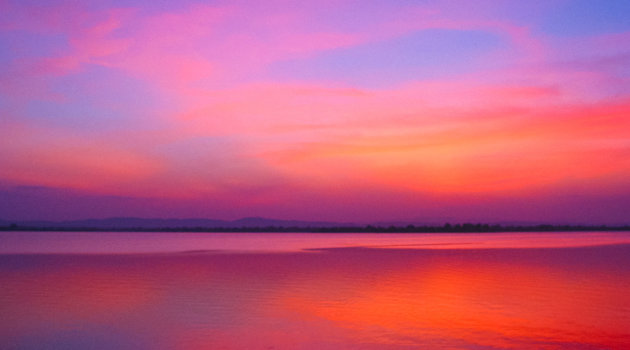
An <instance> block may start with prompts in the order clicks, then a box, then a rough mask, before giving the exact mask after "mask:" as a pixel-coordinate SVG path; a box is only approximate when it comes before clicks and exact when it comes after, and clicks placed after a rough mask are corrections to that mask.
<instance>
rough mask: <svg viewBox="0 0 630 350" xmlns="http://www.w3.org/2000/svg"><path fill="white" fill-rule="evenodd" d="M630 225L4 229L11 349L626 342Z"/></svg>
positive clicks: (5, 339) (4, 321)
mask: <svg viewBox="0 0 630 350" xmlns="http://www.w3.org/2000/svg"><path fill="white" fill-rule="evenodd" d="M629 325H630V233H628V232H609V233H605V232H604V233H601V232H600V233H598V232H588V233H521V234H512V233H510V234H448V235H446V234H397V235H388V234H361V233H356V234H304V233H296V234H267V233H261V234H233V233H232V234H213V233H210V234H198V233H194V234H190V233H186V234H183V233H63V232H57V233H52V232H4V233H0V348H1V349H44V348H45V349H182V350H183V349H418V348H421V349H436V348H437V349H497V348H499V349H532V348H540V349H567V348H569V349H624V348H630V327H629Z"/></svg>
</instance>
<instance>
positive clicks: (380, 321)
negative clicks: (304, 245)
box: [284, 263, 630, 349]
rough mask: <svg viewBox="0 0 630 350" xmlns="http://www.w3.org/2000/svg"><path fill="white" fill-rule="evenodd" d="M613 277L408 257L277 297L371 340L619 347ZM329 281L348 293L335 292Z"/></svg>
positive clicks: (628, 341) (623, 323)
mask: <svg viewBox="0 0 630 350" xmlns="http://www.w3.org/2000/svg"><path fill="white" fill-rule="evenodd" d="M381 272H382V271H381ZM619 278H620V276H612V275H610V276H606V275H598V276H594V275H589V276H580V275H578V274H576V273H572V272H570V271H558V270H554V269H548V268H546V267H545V266H542V265H540V266H532V265H516V264H500V263H499V264H496V263H494V264H484V263H480V264H479V263H477V264H475V265H474V266H461V265H455V266H444V265H435V266H425V265H415V266H412V267H410V268H408V269H404V271H402V270H401V271H397V272H396V273H394V274H389V273H381V274H380V275H379V276H378V277H375V278H370V279H366V280H364V283H362V284H361V285H355V286H349V285H335V283H330V284H327V283H317V282H312V283H310V284H311V285H313V286H318V287H319V288H317V289H314V290H312V292H311V293H309V294H308V295H307V296H304V295H303V294H300V293H295V292H288V293H289V294H287V295H286V297H285V298H284V302H285V303H286V306H287V307H288V308H290V309H292V310H295V311H297V312H299V313H301V314H303V315H305V317H313V316H314V317H318V318H322V319H326V320H330V321H333V322H335V323H337V324H338V325H339V326H340V327H343V328H346V329H349V330H352V331H354V332H356V334H357V336H358V337H360V338H367V339H370V341H373V342H377V343H387V344H398V345H405V344H406V345H410V344H416V345H419V344H426V342H427V341H430V339H447V340H449V339H450V340H452V341H453V342H454V343H456V342H460V343H461V342H463V343H465V344H469V345H470V346H492V347H499V348H523V349H527V348H531V347H532V346H535V347H537V348H551V349H556V348H563V347H565V346H569V344H582V345H585V344H588V345H589V346H595V347H598V348H599V347H603V348H610V347H612V348H621V347H622V346H624V345H625V346H628V345H630V334H629V333H628V332H627V325H628V324H630V323H629V322H630V313H628V310H624V309H623V308H622V309H620V308H619V306H620V305H629V303H630V297H629V296H628V295H630V288H629V287H627V288H626V290H625V292H627V293H625V292H624V291H619V290H618V289H615V288H610V289H607V288H605V287H606V286H610V285H614V284H617V285H619V284H622V285H623V284H624V283H623V282H620V281H619V280H618V279H619ZM621 278H624V279H626V280H627V281H625V285H626V286H630V279H628V278H627V277H621ZM615 279H617V280H615ZM331 289H332V290H352V291H353V293H345V296H346V298H343V299H336V298H331ZM602 291H604V293H602Z"/></svg>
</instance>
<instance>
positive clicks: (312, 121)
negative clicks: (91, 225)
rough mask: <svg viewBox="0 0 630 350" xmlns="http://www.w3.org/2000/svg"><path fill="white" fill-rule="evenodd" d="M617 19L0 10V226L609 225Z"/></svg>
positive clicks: (624, 7)
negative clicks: (265, 222)
mask: <svg viewBox="0 0 630 350" xmlns="http://www.w3.org/2000/svg"><path fill="white" fill-rule="evenodd" d="M629 14H630V1H628V0H621V1H615V0H606V1H597V0H590V1H570V0H549V1H501V0H496V1H489V0H476V1H464V0H462V1H456V0H427V1H421V0H418V1H412V0H395V1H357V0H352V1H343V0H320V1H273V0H272V1H238V0H237V1H187V0H185V1H167V0H146V1H143V0H120V1H115V0H95V1H24V0H15V1H13V0H0V219H6V220H30V219H47V220H67V219H82V218H104V217H112V216H139V217H168V218H171V217H179V218H187V217H207V218H217V219H237V218H241V217H247V216H264V217H271V218H279V219H302V220H334V221H346V222H360V223H365V222H374V221H396V220H412V221H417V222H429V223H433V222H442V223H443V222H445V221H451V222H457V221H474V222H486V221H492V222H497V221H523V222H553V223H558V222H567V223H608V224H615V223H630V214H629V213H630V21H629V20H628V16H629Z"/></svg>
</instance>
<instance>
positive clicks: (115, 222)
mask: <svg viewBox="0 0 630 350" xmlns="http://www.w3.org/2000/svg"><path fill="white" fill-rule="evenodd" d="M12 224H15V225H18V226H22V227H39V228H94V229H123V228H140V229H162V228H178V227H182V228H183V227H185V228H195V227H203V228H219V227H221V228H242V227H269V226H275V227H350V226H356V224H354V223H340V222H327V221H299V220H276V219H267V218H260V217H249V218H242V219H238V220H215V219H157V218H153V219H144V218H132V217H120V218H107V219H86V220H72V221H6V220H0V226H5V227H6V226H10V225H12Z"/></svg>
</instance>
